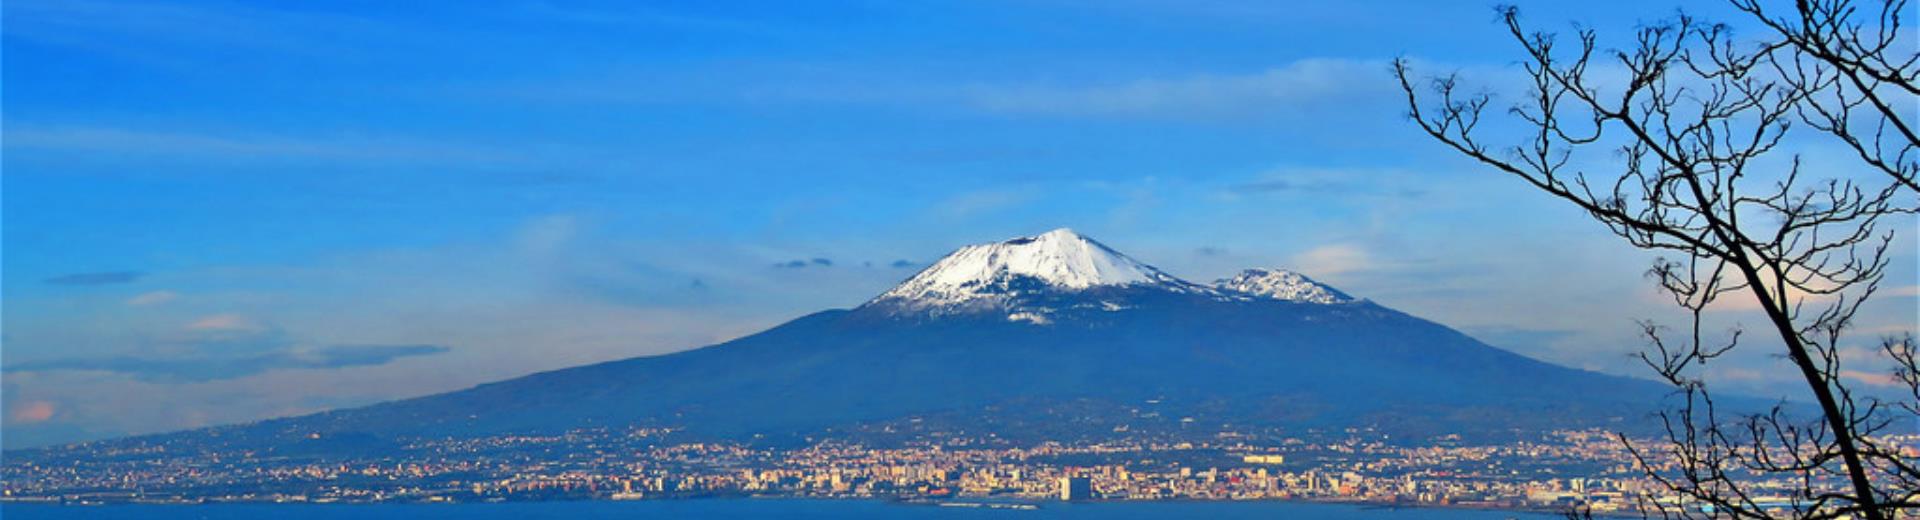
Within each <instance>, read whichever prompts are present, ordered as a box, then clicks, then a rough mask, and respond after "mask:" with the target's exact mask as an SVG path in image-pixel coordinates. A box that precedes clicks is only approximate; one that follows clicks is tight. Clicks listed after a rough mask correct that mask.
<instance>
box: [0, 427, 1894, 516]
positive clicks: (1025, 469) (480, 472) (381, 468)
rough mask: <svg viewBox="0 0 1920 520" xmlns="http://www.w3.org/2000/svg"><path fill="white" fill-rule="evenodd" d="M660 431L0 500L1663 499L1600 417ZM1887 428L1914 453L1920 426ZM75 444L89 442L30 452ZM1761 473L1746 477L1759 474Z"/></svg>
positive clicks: (27, 485)
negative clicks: (1263, 431)
mask: <svg viewBox="0 0 1920 520" xmlns="http://www.w3.org/2000/svg"><path fill="white" fill-rule="evenodd" d="M673 437H675V434H674V432H673V431H672V430H667V429H633V430H625V431H609V430H576V431H572V432H568V433H566V434H563V435H553V436H520V435H514V436H495V437H482V438H473V439H462V440H440V441H431V442H418V443H415V444H411V445H408V446H405V447H404V448H403V449H401V450H398V451H397V452H396V454H394V455H389V456H383V457H378V458H366V459H356V460H333V461H329V460H321V459H312V460H300V459H298V458H293V457H281V456H275V457H263V456H256V455H255V454H253V453H250V452H245V451H239V452H230V453H217V452H212V451H206V450H194V449H191V448H188V447H183V446H170V445H168V444H167V443H165V442H160V441H155V442H140V441H137V440H133V441H121V442H119V443H117V444H116V448H114V449H112V450H104V451H95V452H93V455H92V456H89V457H85V458H83V459H81V460H83V461H84V462H82V463H79V464H71V463H68V464H57V465H56V464H42V463H39V462H36V460H39V459H40V458H41V457H24V458H23V457H17V456H16V457H13V458H11V459H10V460H9V461H7V463H6V464H5V467H4V473H0V476H4V479H3V480H4V500H6V501H11V502H41V503H65V504H93V503H182V504H186V503H207V502H313V503H330V502H341V503H364V502H499V501H537V500H638V499H678V498H698V497H746V496H751V497H805V498H857V499H884V500H900V501H909V502H925V503H928V504H939V505H946V506H964V507H994V508H1031V507H1037V506H1036V505H1035V504H1036V503H1039V502H1044V501H1053V500H1176V499H1177V500H1309V501H1336V502H1352V503H1367V504H1380V505H1396V506H1434V507H1474V508H1498V509H1535V510H1565V509H1568V508H1574V507H1579V508H1583V509H1589V510H1591V511H1593V512H1596V513H1612V512H1621V513H1628V512H1634V511H1636V510H1638V509H1639V508H1643V507H1647V504H1649V503H1650V502H1648V501H1661V500H1669V501H1670V500H1671V499H1670V498H1667V497H1663V496H1662V495H1661V494H1660V493H1659V492H1658V487H1657V485H1656V483H1654V482H1652V481H1650V480H1649V479H1647V478H1646V473H1645V471H1643V469H1642V468H1641V467H1640V466H1639V465H1638V464H1637V463H1636V462H1635V459H1634V457H1633V456H1632V454H1631V453H1630V452H1629V451H1628V450H1627V449H1626V448H1625V446H1624V445H1623V444H1622V443H1621V442H1620V440H1619V439H1618V438H1617V437H1615V436H1613V435H1612V434H1609V433H1605V432H1601V431H1597V430H1584V431H1558V432H1553V433H1551V434H1547V435H1543V436H1541V437H1539V438H1537V439H1532V440H1518V441H1512V442H1505V443H1495V444H1485V443H1471V442H1464V441H1462V440H1461V439H1460V438H1458V437H1453V436H1448V437H1442V438H1439V439H1435V440H1433V441H1432V442H1427V443H1424V444H1425V445H1423V446H1408V445H1403V444H1399V443H1396V442H1392V439H1390V438H1388V437H1387V436H1385V435H1381V434H1378V433H1376V432H1372V431H1369V430H1348V431H1346V432H1339V433H1338V434H1325V433H1321V434H1315V435H1308V436H1304V437H1298V438H1296V437H1275V438H1270V439H1260V440H1255V439H1252V438H1250V437H1249V436H1246V435H1241V434H1233V433H1221V434H1219V435H1217V436H1216V437H1215V438H1214V439H1212V440H1209V441H1198V442H1196V441H1184V442H1178V441H1108V442H1099V443H1086V444H1078V445H1065V444H1060V443H1041V444H1039V445H1034V446H1025V447H1010V446H1007V444H1009V443H1007V442H1005V441H998V440H995V439H992V438H988V439H965V438H961V437H958V436H951V437H946V436H936V437H935V438H936V439H941V440H938V441H923V442H916V443H912V444H910V445H906V446H901V447H894V448H875V447H865V446H861V445H858V444H852V443H847V442H839V441H827V442H820V443H817V444H813V445H811V446H807V447H804V448H800V449H773V448H754V447H748V446H744V445H739V444H730V443H711V442H674V441H673V440H672V438H673ZM942 437H944V438H942ZM1889 440H1891V441H1893V442H1896V443H1899V445H1901V446H1903V447H1904V450H1905V451H1906V452H1907V453H1909V454H1915V455H1920V452H1917V450H1920V436H1907V437H1900V438H1892V439H1889ZM183 448H185V449H183ZM79 449H94V450H99V448H98V447H93V448H83V447H81V446H75V447H68V448H54V449H51V450H48V451H46V452H42V453H41V454H42V455H48V456H54V457H58V456H59V455H60V452H61V451H63V450H79ZM1652 451H1653V452H1657V451H1658V450H1652ZM174 453H179V455H174ZM46 460H56V459H51V458H49V459H46ZM68 460H69V462H70V461H71V460H72V459H68ZM1655 464H1656V465H1658V464H1667V463H1666V462H1655ZM1656 469H1663V468H1656ZM1759 484H1760V485H1759V487H1756V488H1755V489H1767V483H1765V482H1761V483H1759ZM1778 485H1779V486H1780V489H1787V488H1789V487H1790V486H1792V485H1794V483H1792V482H1781V483H1778ZM1762 500H1765V498H1764V497H1763V498H1762ZM1780 500H1784V498H1782V499H1780Z"/></svg>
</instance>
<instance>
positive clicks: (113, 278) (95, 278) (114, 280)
mask: <svg viewBox="0 0 1920 520" xmlns="http://www.w3.org/2000/svg"><path fill="white" fill-rule="evenodd" d="M146 275H147V273H142V272H139V271H102V272H94V273H73V274H63V275H60V276H55V277H52V278H47V279H45V280H41V281H43V282H46V283H48V284H50V285H115V284H123V283H133V282H136V281H139V280H140V278H141V277H143V276H146Z"/></svg>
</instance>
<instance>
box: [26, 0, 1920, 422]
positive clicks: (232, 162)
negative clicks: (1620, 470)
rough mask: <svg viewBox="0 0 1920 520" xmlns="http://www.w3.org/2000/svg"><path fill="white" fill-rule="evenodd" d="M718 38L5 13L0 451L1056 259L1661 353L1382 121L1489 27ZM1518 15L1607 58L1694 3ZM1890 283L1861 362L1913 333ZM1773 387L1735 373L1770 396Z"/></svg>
mask: <svg viewBox="0 0 1920 520" xmlns="http://www.w3.org/2000/svg"><path fill="white" fill-rule="evenodd" d="M720 4H721V3H716V2H648V3H632V2H559V1H554V2H499V3H494V2H485V3H481V2H457V3H456V2H445V3H441V2H330V3H322V4H309V3H244V4H243V3H224V2H146V1H141V2H122V1H95V0H82V1H40V0H15V1H10V2H7V3H6V5H5V7H4V9H5V12H4V24H5V31H4V36H0V46H3V49H0V50H4V74H5V80H6V81H5V83H4V89H5V92H4V95H5V98H4V99H5V107H4V108H5V110H4V116H3V117H4V121H3V122H4V125H5V128H4V154H5V155H4V166H5V177H4V187H3V188H4V203H5V205H4V220H5V228H4V244H3V245H4V250H5V253H7V254H6V255H5V256H4V273H5V277H4V289H0V296H4V303H5V308H4V327H5V336H4V351H3V353H0V355H3V356H4V360H3V361H4V362H5V364H6V365H7V366H9V367H12V370H10V371H9V372H7V373H6V374H5V376H4V396H5V406H6V408H7V413H6V419H5V423H4V442H5V443H6V444H7V445H8V446H24V445H33V444H41V443H47V442H59V441H68V440H75V439H85V438H97V437H102V436H111V435H121V434H127V433H139V432H150V431H160V430H170V429H178V428H185V427H193V426H201V425H209V424H218V423H225V422H234V421H243V420H252V419H258V418H264V417H272V416H278V415H286V414H294V413H305V412H311V411H317V410H322V409H326V408H331V407H338V406H348V405H357V404H365V403H370V402H376V401H380V400H385V399H391V398H396V397H404V396H412V395H420V394H425V393H431V392H438V391H445V390H451V389H457V388H462V387H465V386H470V385H473V384H477V383H481V382H485V381H489V380H494V379H500V378H504V377H510V376H514V375H518V374H524V373H527V372H530V371H535V370H545V369H553V368H560V367H564V366H569V365H574V364H579V363H586V362H592V361H600V360H607V359H616V358H622V357H628V356H634V355H644V354H653V353H661V352H669V351H674V350H679V349H684V348H689V347H694V346H699V345H704V344H708V343H711V342H714V341H717V340H722V339H726V338H730V337H735V336H738V335H741V334H745V333H750V332H753V331H756V330H759V329H762V328H765V327H767V326H770V325H773V324H777V323H779V322H781V321H784V320H786V319H790V318H792V317H795V316H798V315H800V314H804V313H807V312H811V311H814V310H819V309H823V308H829V307H846V306H851V305H857V304H858V303H860V302H861V301H863V300H864V299H865V298H867V297H870V296H872V295H874V294H877V293H878V292H880V291H883V290H884V289H885V288H887V287H888V286H890V285H891V284H893V283H895V282H897V281H899V280H900V279H902V278H904V277H906V276H907V275H910V274H911V273H912V272H913V269H914V267H913V266H914V265H924V263H926V262H928V261H931V260H933V259H935V258H937V257H938V256H939V255H941V254H943V253H945V252H946V251H948V250H951V249H953V248H955V247H958V246H960V245H964V244H968V243H975V242H982V241H989V240H996V239H1001V238H1006V237H1010V236H1016V235H1022V234H1031V233H1036V232H1040V231H1045V230H1047V229H1052V228H1055V227H1062V226H1067V227H1073V228H1075V229H1078V230H1080V231H1082V232H1084V233H1086V234H1089V235H1091V236H1094V237H1096V238H1099V239H1100V240H1102V241H1104V242H1106V243H1108V244H1110V245H1112V246H1114V247H1116V248H1118V249H1120V250H1122V251H1125V252H1128V253H1129V254H1131V255H1132V256H1135V257H1136V258H1139V259H1141V260H1143V261H1146V262H1149V263H1152V264H1155V265H1158V266H1160V267H1162V268H1163V269H1166V270H1168V271H1170V272H1173V273H1175V274H1177V275H1181V276H1184V277H1187V278H1189V279H1194V280H1211V279H1213V278H1217V277H1223V276H1226V275H1228V274H1231V273H1232V272H1234V271H1236V270H1238V269H1241V268H1245V267H1253V266H1272V267H1289V268H1295V269H1299V270H1302V271H1304V272H1306V273H1308V274H1309V275H1313V276H1316V277H1318V278H1321V279H1323V280H1325V281H1328V282H1331V283H1333V284H1335V285H1337V286H1339V287H1341V288H1343V289H1345V290H1346V291H1347V292H1350V293H1353V294H1356V295H1360V296H1364V297H1369V298H1373V299H1375V300H1376V301H1379V302H1381V303H1384V304H1387V305H1389V306H1393V307H1396V308H1400V309H1402V310H1406V311H1408V312H1411V313H1414V314H1416V315H1420V316H1424V317H1428V318H1431V319H1434V320H1436V321H1440V322H1442V323H1446V324H1449V325H1452V326H1455V327H1458V328H1461V329H1463V330H1466V331H1468V332H1470V333H1473V334H1475V335H1477V336H1479V337H1481V338H1483V339H1486V340H1488V341H1489V342H1492V343H1494V344H1496V345H1500V346H1503V347H1507V348H1510V349H1513V350H1516V351H1519V352H1522V353H1525V354H1528V355H1532V356H1535V357H1539V358H1543V359H1547V360H1550V361H1555V362H1559V363H1564V364H1569V365H1574V366H1582V367H1587V368H1593V369H1597V370H1605V371H1609V372H1614V373H1624V374H1634V373H1638V371H1637V369H1636V368H1635V367H1634V365H1633V364H1632V362H1630V361H1628V360H1627V359H1626V357H1625V353H1626V352H1629V351H1631V350H1632V349H1634V348H1636V347H1637V345H1638V342H1637V340H1635V339H1634V337H1633V326H1632V320H1633V319H1635V318H1644V317H1662V316H1671V314H1670V313H1668V311H1667V310H1666V309H1665V308H1664V307H1662V306H1660V305H1659V302H1658V300H1657V299H1655V298H1654V297H1652V296H1651V291H1650V287H1649V285H1648V284H1647V283H1646V281H1645V280H1644V279H1643V278H1642V277H1641V273H1642V272H1643V271H1644V270H1645V269H1646V266H1647V262H1648V261H1649V260H1650V258H1649V257H1647V256H1646V255H1643V254H1641V253H1639V252H1636V251H1633V250H1631V249H1629V248H1627V247H1625V246H1623V245H1620V244H1619V243H1617V241H1616V240H1615V239H1613V238H1612V237H1611V236H1610V235H1607V234H1606V233H1605V231H1604V230H1603V229H1601V228H1599V227H1598V226H1596V225H1594V224H1592V223H1590V222H1588V221H1587V220H1586V219H1585V218H1584V217H1583V216H1581V215H1580V214H1578V213H1577V212H1574V211H1572V210H1571V209H1569V208H1566V207H1563V206H1561V205H1558V204H1556V203H1554V202H1552V201H1549V200H1546V199H1545V198H1544V197H1541V196H1539V195H1537V194H1534V193H1532V192H1530V191H1528V190H1526V189H1524V188H1523V187H1522V186H1520V185H1518V183H1516V182H1513V181H1511V180H1510V179H1506V178H1502V177H1499V176H1497V175H1494V174H1492V173H1490V172H1487V171H1485V170H1482V169H1479V168H1476V167H1474V165H1472V164H1469V163H1467V162H1466V161H1464V160H1462V159H1459V158H1457V157H1454V156H1452V155H1450V154H1449V153H1447V152H1445V151H1444V150H1442V149H1441V148H1440V147H1439V146H1438V145H1436V144H1435V143H1432V142H1430V141H1429V140H1427V139H1426V138H1425V137H1424V136H1422V135H1420V134H1418V133H1417V130H1416V129H1415V128H1413V127H1412V126H1411V125H1410V124H1409V123H1407V122H1406V121H1404V119H1403V118H1402V117H1401V116H1400V113H1401V111H1402V110H1403V109H1402V107H1401V105H1400V103H1401V101H1400V99H1399V98H1398V95H1399V94H1398V91H1397V90H1396V87H1395V86H1394V85H1393V83H1392V80H1391V78H1390V77H1389V75H1388V72H1387V63H1388V60H1391V59H1393V58H1394V57H1396V56H1406V57H1408V58H1410V59H1412V60H1414V61H1415V63H1416V64H1418V65H1419V66H1421V67H1422V68H1423V70H1431V71H1434V72H1444V71H1456V70H1457V71H1461V72H1463V73H1466V74H1469V75H1472V76H1475V77H1477V78H1485V79H1486V80H1487V81H1489V82H1490V83H1491V84H1492V85H1494V86H1495V87H1497V86H1498V85H1500V84H1501V82H1502V81H1506V80H1508V79H1509V78H1511V76H1512V74H1514V71H1513V60H1514V59H1515V57H1516V56H1517V55H1516V54H1515V46H1514V44H1513V43H1512V42H1511V41H1509V40H1508V39H1507V38H1506V37H1505V35H1504V33H1503V32H1502V31H1501V29H1500V28H1499V27H1498V26H1497V25H1496V24H1495V17H1494V14H1493V11H1492V9H1491V7H1490V6H1489V5H1488V4H1486V3H1482V2H1428V1H1405V2H1368V3H1353V4H1349V3H1327V2H1313V3H1301V4H1302V5H1285V4H1282V3H1278V2H1234V1H1178V2H1170V1H1169V2H1162V1H1152V0H1129V1H1112V2H1073V1H1065V0H1058V1H1054V0H1006V1H994V0H989V1H964V2H961V1H955V2H943V1H925V2H828V3H799V2H766V3H727V4H725V5H720ZM1536 4H1537V5H1536ZM1520 6H1521V7H1522V9H1523V10H1524V11H1525V12H1526V13H1527V14H1528V17H1529V19H1531V20H1533V21H1534V22H1535V23H1538V24H1541V25H1543V26H1545V27H1549V28H1565V27H1567V25H1566V23H1567V22H1570V21H1574V20H1578V21H1581V22H1583V23H1586V24H1588V25H1591V26H1594V27H1596V28H1598V29H1600V30H1602V31H1603V33H1607V34H1611V35H1613V36H1614V37H1615V39H1614V40H1613V41H1614V42H1621V41H1623V40H1620V39H1618V37H1619V36H1621V35H1623V34H1624V31H1626V30H1629V29H1631V28H1632V27H1633V26H1634V25H1635V24H1637V23H1639V22H1642V21H1647V20H1653V19H1657V18H1661V17H1664V16H1667V15H1670V14H1671V13H1672V12H1673V9H1674V8H1675V6H1674V5H1673V4H1672V3H1671V2H1634V3H1626V4H1620V3H1601V2H1582V3H1567V2H1552V3H1545V2H1522V3H1520ZM1690 10H1693V11H1699V12H1705V13H1706V14H1709V15H1711V14H1714V13H1718V12H1720V11H1722V8H1721V7H1720V6H1719V5H1718V4H1717V3H1710V4H1708V5H1705V6H1699V7H1690ZM1808 153H1809V156H1810V157H1811V158H1813V159H1816V160H1817V159H1820V158H1822V157H1827V158H1833V157H1840V156H1839V155H1837V153H1838V152H1837V151H1834V150H1829V149H1820V148H1818V147H1811V148H1808ZM1900 251H1902V254H1901V256H1899V257H1897V258H1896V259H1895V260H1894V261H1895V263H1896V265H1895V268H1894V269H1893V271H1894V274H1893V275H1892V277H1891V278H1890V279H1889V284H1888V285H1889V286H1891V287H1893V288H1894V290H1893V291H1891V296H1888V297H1887V298H1886V300H1885V302H1884V303H1883V304H1882V305H1880V306H1878V307H1876V308H1874V309H1872V310H1871V312H1870V314H1871V316H1870V319H1869V320H1868V323H1866V324H1864V325H1863V328H1865V329H1867V330H1870V331H1875V332H1886V331H1895V330H1910V329H1912V328H1913V322H1914V319H1915V318H1914V316H1915V303H1914V296H1913V294H1914V291H1913V289H1912V287H1913V285H1914V284H1915V280H1914V278H1915V276H1914V270H1915V269H1914V268H1913V265H1914V261H1915V260H1914V256H1913V255H1912V253H1911V252H1912V251H1913V247H1912V246H1911V244H1910V243H1903V244H1902V249H1900ZM814 259H822V260H825V262H815V261H813V260H814ZM794 260H800V261H801V263H804V264H806V266H804V267H795V268H785V267H775V266H776V265H777V264H785V263H788V262H792V261H794ZM827 264H830V265H827ZM897 264H898V265H897ZM1738 317H1739V315H1738V313H1737V312H1734V313H1731V314H1729V318H1728V319H1729V320H1734V319H1738ZM1765 354H1766V353H1765V352H1756V353H1754V355H1753V356H1752V359H1748V360H1745V361H1742V362H1739V363H1728V364H1727V365H1726V366H1724V367H1722V368H1720V369H1718V370H1721V373H1720V374H1719V375H1720V376H1722V379H1723V380H1724V381H1725V382H1726V384H1727V385H1729V386H1730V387H1733V388H1736V389H1743V390H1746V391H1753V392H1765V391H1768V389H1770V388H1778V384H1779V383H1780V382H1781V380H1780V379H1776V378H1775V373H1777V372H1778V371H1777V370H1771V369H1769V367H1773V365H1771V363H1774V361H1772V360H1770V359H1768V358H1766V356H1765ZM36 367H37V368H36ZM1789 381H1790V380H1789Z"/></svg>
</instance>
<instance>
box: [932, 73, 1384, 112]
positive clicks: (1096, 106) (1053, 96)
mask: <svg viewBox="0 0 1920 520" xmlns="http://www.w3.org/2000/svg"><path fill="white" fill-rule="evenodd" d="M1386 75H1387V62H1384V61H1378V60H1345V59H1305V60H1299V61H1295V62H1292V63H1289V64H1287V65H1285V66H1281V67H1278V68H1273V69H1269V70H1266V71H1261V72H1256V73H1251V74H1243V75H1201V76H1191V77H1181V78H1151V79H1140V80H1132V81H1124V82H1117V83H1105V84H1087V85H1064V86H1043V85H976V86H973V87H968V88H967V89H965V90H964V95H965V97H966V99H967V101H968V102H969V103H970V104H972V105H973V106H975V107H977V108H980V109H983V110H987V111H991V112H1000V113H1008V114H1032V115H1056V116H1101V117H1176V118H1187V117H1247V116H1261V115H1265V114H1268V113H1270V112H1271V111H1274V110H1310V109H1316V108H1319V107H1330V106H1343V105H1349V106H1350V105H1351V104H1352V103H1354V102H1356V101H1361V100H1365V99H1368V98H1381V99H1391V98H1388V97H1386V96H1389V95H1391V94H1392V91H1391V89H1389V88H1387V87H1389V84H1388V83H1387V82H1386V81H1383V78H1385V77H1386Z"/></svg>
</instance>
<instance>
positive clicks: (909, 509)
mask: <svg viewBox="0 0 1920 520" xmlns="http://www.w3.org/2000/svg"><path fill="white" fill-rule="evenodd" d="M0 516H4V517H5V518H6V520H31V519H39V518H46V519H56V520H67V519H90V520H91V519H161V520H176V519H177V520H189V519H191V520H201V519H205V520H224V519H246V520H254V519H268V518H271V519H277V520H309V519H311V520H332V519H348V518H351V519H363V518H364V519H395V520H400V519H409V520H411V519H422V518H459V519H472V520H540V519H549V518H551V519H592V518H623V519H625V518H714V519H762V518H765V519H835V520H860V519H882V518H885V519H895V518H901V519H928V520H962V519H1010V520H1044V519H1063V520H1079V519H1088V520H1091V519H1101V520H1136V519H1137V520H1147V519H1155V520H1158V519H1218V520H1243V519H1256V518H1257V519H1262V520H1272V519H1284V520H1429V519H1431V520H1508V519H1512V520H1551V519H1553V518H1559V516H1558V515H1552V514H1546V513H1528V512H1516V511H1497V510H1483V509H1440V508H1390V507H1377V506H1364V505H1351V504H1327V503H1311V502H1282V501H1234V502H1224V501H1209V502H1176V501H1169V502H1084V503H1067V502H1043V503H1036V504H1028V505H1012V504H1004V503H999V504H978V503H975V504H968V503H959V504H954V503H949V504H948V505H933V504H913V503H899V502H889V501H881V500H812V499H745V498H731V499H690V500H642V501H580V502H506V503H473V504H234V503H229V504H200V505H148V504H129V505H97V506H61V505H45V504H21V503H7V504H4V505H0Z"/></svg>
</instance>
